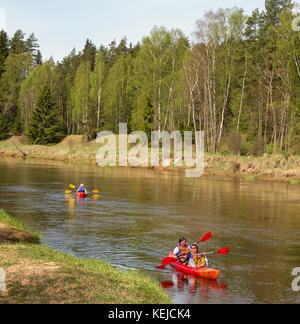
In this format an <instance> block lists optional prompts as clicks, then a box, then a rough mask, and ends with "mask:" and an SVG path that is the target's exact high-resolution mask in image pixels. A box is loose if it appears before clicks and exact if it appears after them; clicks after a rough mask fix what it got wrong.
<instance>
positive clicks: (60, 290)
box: [0, 244, 171, 304]
mask: <svg viewBox="0 0 300 324" xmlns="http://www.w3.org/2000/svg"><path fill="white" fill-rule="evenodd" d="M49 265H50V266H49ZM0 267H3V268H4V269H6V271H7V277H8V278H9V274H10V269H13V273H14V280H12V281H9V282H8V285H7V286H8V294H7V295H6V296H2V297H1V295H0V303H26V304H32V303H33V304H40V303H46V304H49V303H55V304H56V303H64V304H78V303H88V304H170V303H171V300H170V299H169V297H168V296H167V295H166V293H165V292H164V290H163V289H162V288H161V287H160V285H159V284H158V283H157V282H155V281H154V280H153V279H152V278H150V277H148V276H146V275H145V274H143V273H141V272H139V271H121V270H119V269H117V268H115V267H113V266H111V265H109V264H108V263H106V262H104V261H99V260H85V259H79V258H76V257H73V256H71V255H67V254H65V253H62V252H59V251H54V250H52V249H50V248H47V247H44V246H39V245H7V244H4V245H0ZM51 267H52V268H53V267H54V268H55V270H54V271H52V270H51ZM35 268H36V269H37V270H36V271H35V273H33V272H32V271H33V270H32V269H35ZM16 269H19V270H16ZM11 271H12V270H11ZM18 271H19V272H18Z"/></svg>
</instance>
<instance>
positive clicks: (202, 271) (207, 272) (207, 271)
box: [170, 261, 221, 280]
mask: <svg viewBox="0 0 300 324" xmlns="http://www.w3.org/2000/svg"><path fill="white" fill-rule="evenodd" d="M170 266H171V267H172V268H174V269H175V270H177V271H180V272H184V273H186V274H191V275H194V276H198V277H201V278H205V279H211V280H217V278H218V276H219V274H220V272H221V271H220V270H217V269H213V268H206V267H203V268H202V267H201V268H192V267H188V266H185V265H183V264H182V263H180V262H177V261H174V262H171V263H170Z"/></svg>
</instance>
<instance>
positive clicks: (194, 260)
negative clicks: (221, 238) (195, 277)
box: [187, 243, 208, 268]
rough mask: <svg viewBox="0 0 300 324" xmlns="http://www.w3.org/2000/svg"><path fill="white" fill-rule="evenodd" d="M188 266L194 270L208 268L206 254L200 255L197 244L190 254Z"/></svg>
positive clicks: (192, 247)
mask: <svg viewBox="0 0 300 324" xmlns="http://www.w3.org/2000/svg"><path fill="white" fill-rule="evenodd" d="M187 257H188V266H189V267H192V268H201V267H208V260H207V258H206V256H205V254H201V253H199V247H198V245H197V244H196V243H195V244H193V245H192V246H191V250H190V251H189V253H188V256H187Z"/></svg>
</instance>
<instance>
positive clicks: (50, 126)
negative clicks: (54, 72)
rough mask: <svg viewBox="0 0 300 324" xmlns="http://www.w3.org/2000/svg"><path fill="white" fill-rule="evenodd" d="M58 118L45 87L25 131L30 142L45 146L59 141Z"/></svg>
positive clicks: (49, 92) (47, 88) (60, 136)
mask: <svg viewBox="0 0 300 324" xmlns="http://www.w3.org/2000/svg"><path fill="white" fill-rule="evenodd" d="M58 118H59V115H58V111H57V108H56V106H55V105H54V103H53V98H52V95H51V90H50V87H49V86H48V85H46V86H45V87H44V88H43V89H42V90H41V92H40V94H39V97H38V101H37V107H36V109H35V110H34V111H33V112H32V116H31V124H30V126H29V129H28V131H27V135H28V139H29V140H30V142H31V143H32V144H41V145H45V144H50V143H57V142H58V141H59V140H61V138H62V131H61V128H60V125H59V123H58Z"/></svg>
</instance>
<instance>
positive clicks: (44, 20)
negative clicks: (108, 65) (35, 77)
mask: <svg viewBox="0 0 300 324" xmlns="http://www.w3.org/2000/svg"><path fill="white" fill-rule="evenodd" d="M264 3H265V1H264V0H251V1H250V0H210V1H208V0H185V1H183V0H110V1H107V0H52V1H45V0H43V1H41V0H26V1H25V0H0V28H1V27H2V24H3V21H4V20H5V22H6V24H5V25H6V31H7V33H8V34H9V36H10V37H12V35H13V34H14V32H15V31H16V30H17V29H21V30H23V32H25V33H26V36H28V35H29V34H31V33H34V34H35V36H36V37H37V38H38V41H39V44H40V50H41V52H42V55H43V58H44V60H45V59H49V58H50V57H51V56H52V57H53V58H54V60H55V61H57V60H61V59H62V58H63V57H64V56H66V55H68V54H69V53H70V52H71V50H72V49H73V48H74V47H75V49H76V50H77V51H81V50H82V49H83V47H84V44H85V42H86V39H87V38H89V39H91V40H92V41H93V43H94V44H95V45H96V46H97V47H99V46H100V45H101V44H102V45H104V46H107V45H108V44H109V43H111V41H112V40H114V39H115V40H116V41H117V42H119V41H120V40H121V39H122V38H123V37H124V36H126V37H127V40H128V43H129V42H132V43H133V44H136V43H137V42H139V41H141V40H142V39H143V37H145V36H148V35H149V34H150V32H151V30H152V28H153V27H154V26H165V27H166V28H168V29H172V28H179V29H181V30H182V31H183V32H184V34H185V35H186V36H188V37H189V38H190V39H192V32H193V31H194V29H195V21H196V20H197V19H200V18H202V17H203V15H204V13H205V12H206V11H208V10H217V9H218V8H232V7H238V8H243V9H244V11H245V13H247V14H251V12H252V11H253V10H255V9H256V8H259V9H261V10H262V9H264Z"/></svg>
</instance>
